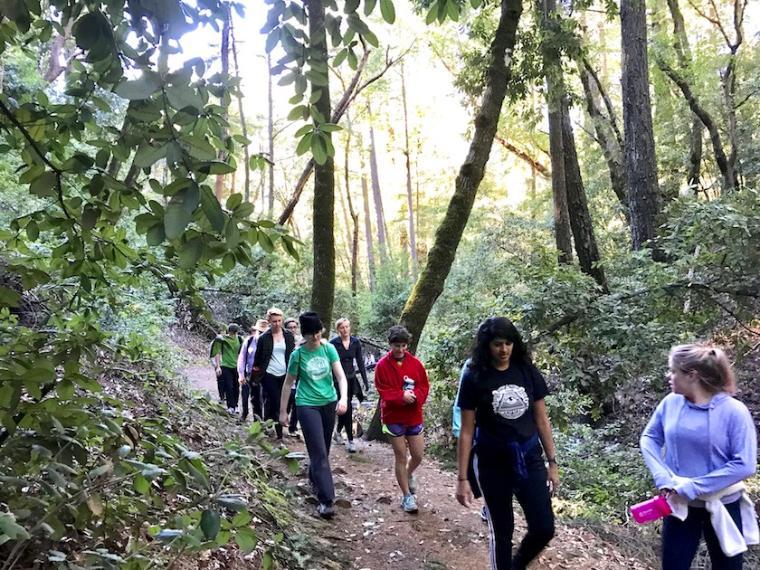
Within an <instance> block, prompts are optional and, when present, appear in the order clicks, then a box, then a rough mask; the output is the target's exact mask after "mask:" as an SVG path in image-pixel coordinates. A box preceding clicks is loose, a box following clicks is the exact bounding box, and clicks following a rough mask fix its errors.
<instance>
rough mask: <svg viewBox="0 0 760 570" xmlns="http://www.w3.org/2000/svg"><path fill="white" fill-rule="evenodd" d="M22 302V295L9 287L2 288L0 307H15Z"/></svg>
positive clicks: (0, 290)
mask: <svg viewBox="0 0 760 570" xmlns="http://www.w3.org/2000/svg"><path fill="white" fill-rule="evenodd" d="M20 300H21V295H20V294H19V293H17V292H16V291H14V290H13V289H10V288H8V287H0V305H2V306H4V307H15V306H17V305H18V302H19V301H20Z"/></svg>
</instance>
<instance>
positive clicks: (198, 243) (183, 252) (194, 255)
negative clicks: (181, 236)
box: [179, 237, 203, 269]
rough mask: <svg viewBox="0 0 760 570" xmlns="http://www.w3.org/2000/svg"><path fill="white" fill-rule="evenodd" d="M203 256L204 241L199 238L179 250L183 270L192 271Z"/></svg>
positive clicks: (183, 245)
mask: <svg viewBox="0 0 760 570" xmlns="http://www.w3.org/2000/svg"><path fill="white" fill-rule="evenodd" d="M202 254H203V240H202V239H201V238H199V237H194V238H193V239H191V240H189V241H187V243H184V244H182V246H181V249H180V250H179V265H180V267H182V268H183V269H192V268H193V267H195V265H196V264H197V263H198V261H199V260H200V258H201V255H202Z"/></svg>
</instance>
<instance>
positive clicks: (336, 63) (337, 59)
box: [333, 48, 348, 67]
mask: <svg viewBox="0 0 760 570" xmlns="http://www.w3.org/2000/svg"><path fill="white" fill-rule="evenodd" d="M347 55H348V49H347V48H343V49H342V50H340V51H339V52H338V55H336V56H335V59H333V67H340V64H341V63H343V62H344V61H345V60H346V56H347Z"/></svg>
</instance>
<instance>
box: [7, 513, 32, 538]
mask: <svg viewBox="0 0 760 570" xmlns="http://www.w3.org/2000/svg"><path fill="white" fill-rule="evenodd" d="M0 534H4V535H7V536H9V537H10V539H11V540H19V539H21V540H29V539H30V538H31V537H30V536H29V533H28V532H27V530H26V529H25V528H24V527H23V526H21V525H20V524H18V523H17V522H16V517H15V516H14V515H13V513H2V512H0Z"/></svg>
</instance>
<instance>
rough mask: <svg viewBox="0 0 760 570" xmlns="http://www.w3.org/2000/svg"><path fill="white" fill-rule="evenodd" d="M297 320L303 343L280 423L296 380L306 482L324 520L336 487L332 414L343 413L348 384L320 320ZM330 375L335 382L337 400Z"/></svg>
mask: <svg viewBox="0 0 760 570" xmlns="http://www.w3.org/2000/svg"><path fill="white" fill-rule="evenodd" d="M298 320H299V322H300V324H301V334H303V337H304V343H303V344H302V345H301V346H300V347H298V348H297V349H296V350H295V351H294V352H293V354H292V355H291V357H290V362H289V364H288V374H287V376H286V377H285V383H284V385H283V387H282V396H281V398H280V423H281V424H282V425H283V426H287V425H288V420H289V418H288V410H287V407H288V395H289V394H290V386H291V385H292V384H293V382H294V381H295V380H296V379H298V387H297V388H296V412H297V414H298V421H299V422H300V423H301V431H302V432H303V438H304V441H305V442H306V451H307V452H308V454H309V462H310V464H309V481H311V483H312V485H313V486H314V487H315V489H316V492H317V499H318V500H319V506H318V507H317V514H319V516H321V517H322V518H325V519H330V518H332V517H333V516H334V515H335V511H334V509H333V501H334V500H335V484H334V483H333V477H332V471H331V470H330V459H329V455H330V441H331V436H332V432H333V428H334V427H335V413H336V412H337V413H338V414H340V415H342V414H344V413H345V412H346V392H347V383H346V376H345V374H344V373H343V368H341V365H340V358H339V357H338V352H337V351H336V350H335V347H334V346H333V345H331V344H330V343H328V342H325V341H323V340H322V329H323V328H324V327H323V325H322V321H321V320H320V319H319V316H318V315H317V314H316V313H314V312H311V311H307V312H305V313H302V314H301V315H300V316H299V317H298ZM333 376H335V378H336V379H337V380H338V390H339V391H340V399H339V398H338V395H337V394H336V392H335V385H334V383H333Z"/></svg>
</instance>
